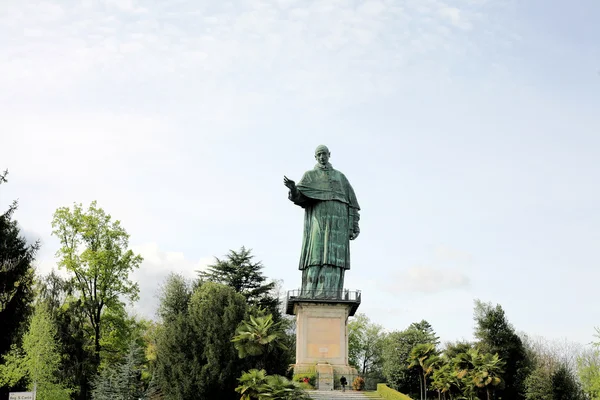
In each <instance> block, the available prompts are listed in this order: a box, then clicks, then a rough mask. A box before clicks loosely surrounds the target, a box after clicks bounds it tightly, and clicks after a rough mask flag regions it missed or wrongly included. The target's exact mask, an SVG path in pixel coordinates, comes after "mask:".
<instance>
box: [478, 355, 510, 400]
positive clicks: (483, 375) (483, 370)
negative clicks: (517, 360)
mask: <svg viewBox="0 0 600 400" xmlns="http://www.w3.org/2000/svg"><path fill="white" fill-rule="evenodd" d="M475 361H476V364H475V371H474V374H473V383H474V384H475V386H477V387H479V388H485V391H486V394H487V399H488V400H490V399H491V389H492V387H493V386H498V385H499V384H500V382H502V378H501V377H500V375H501V374H502V373H503V372H504V371H503V369H502V368H503V367H504V364H505V363H504V361H502V360H501V359H500V357H499V356H498V353H496V354H494V355H492V354H489V353H485V354H480V355H479V357H478V358H477V359H476V360H475Z"/></svg>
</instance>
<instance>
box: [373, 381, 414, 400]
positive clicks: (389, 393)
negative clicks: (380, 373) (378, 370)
mask: <svg viewBox="0 0 600 400" xmlns="http://www.w3.org/2000/svg"><path fill="white" fill-rule="evenodd" d="M377 393H378V394H379V395H380V396H381V397H382V398H384V399H386V400H411V398H410V397H408V396H407V395H405V394H402V393H400V392H397V391H395V390H394V389H390V388H389V387H387V385H386V384H385V383H378V384H377Z"/></svg>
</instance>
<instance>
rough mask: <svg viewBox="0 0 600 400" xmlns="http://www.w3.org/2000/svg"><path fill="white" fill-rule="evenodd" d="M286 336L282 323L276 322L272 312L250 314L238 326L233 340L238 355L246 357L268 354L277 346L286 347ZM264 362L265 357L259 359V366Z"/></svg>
mask: <svg viewBox="0 0 600 400" xmlns="http://www.w3.org/2000/svg"><path fill="white" fill-rule="evenodd" d="M284 337H285V334H284V332H283V330H282V328H281V323H280V322H278V323H274V322H273V316H272V315H271V314H267V315H263V316H257V317H254V316H253V315H250V317H249V319H247V320H244V321H242V322H241V323H240V325H239V326H238V327H237V329H236V335H235V336H234V337H233V339H232V340H231V341H232V342H233V343H234V346H235V348H236V349H237V351H238V356H239V357H240V358H245V357H248V356H261V355H266V354H268V353H269V352H270V351H271V350H273V349H274V348H276V347H278V348H280V349H286V348H287V347H286V346H285V344H284V343H283V338H284ZM263 363H264V359H263V360H261V359H259V360H258V362H257V364H258V367H261V366H262V364H263Z"/></svg>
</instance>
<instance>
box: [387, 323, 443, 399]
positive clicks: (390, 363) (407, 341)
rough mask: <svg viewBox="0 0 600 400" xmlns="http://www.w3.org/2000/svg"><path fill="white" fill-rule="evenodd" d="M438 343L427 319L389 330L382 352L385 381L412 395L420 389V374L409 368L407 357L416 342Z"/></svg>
mask: <svg viewBox="0 0 600 400" xmlns="http://www.w3.org/2000/svg"><path fill="white" fill-rule="evenodd" d="M427 343H433V344H435V345H437V344H438V343H439V339H438V337H437V336H436V335H435V332H434V331H433V328H432V327H431V325H430V324H429V323H428V322H427V321H421V322H417V323H413V324H411V325H410V326H409V327H408V328H407V329H405V330H403V331H396V332H391V333H389V334H388V335H387V336H386V339H385V341H384V346H383V354H382V359H383V362H382V373H383V376H384V377H385V379H386V381H387V383H388V384H389V385H390V387H392V388H393V389H395V390H398V391H400V392H402V393H406V394H409V395H413V396H418V393H419V391H420V383H419V381H420V379H421V375H420V372H419V371H418V370H417V369H414V368H412V369H409V368H408V365H409V362H408V358H409V356H410V353H411V351H412V349H413V347H415V346H416V345H418V344H427Z"/></svg>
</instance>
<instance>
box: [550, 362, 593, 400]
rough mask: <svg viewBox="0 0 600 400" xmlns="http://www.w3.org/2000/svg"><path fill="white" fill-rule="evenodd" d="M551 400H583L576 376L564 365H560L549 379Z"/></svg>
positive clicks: (583, 396)
mask: <svg viewBox="0 0 600 400" xmlns="http://www.w3.org/2000/svg"><path fill="white" fill-rule="evenodd" d="M550 380H551V382H552V399H553V400H585V395H584V393H583V390H582V388H581V384H580V383H579V380H578V379H577V376H576V375H575V374H574V373H573V371H571V370H570V369H569V368H568V367H567V366H566V365H565V364H561V365H560V366H559V367H558V368H557V369H556V371H554V373H553V374H552V377H551V378H550Z"/></svg>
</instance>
